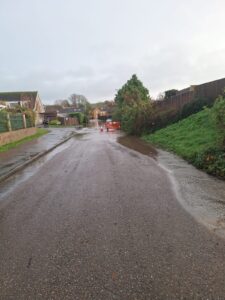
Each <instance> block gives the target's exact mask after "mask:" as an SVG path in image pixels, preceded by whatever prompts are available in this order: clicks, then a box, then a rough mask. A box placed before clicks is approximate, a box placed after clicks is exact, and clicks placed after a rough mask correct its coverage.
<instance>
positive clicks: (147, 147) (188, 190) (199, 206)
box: [118, 136, 225, 238]
mask: <svg viewBox="0 0 225 300" xmlns="http://www.w3.org/2000/svg"><path fill="white" fill-rule="evenodd" d="M118 142H119V143H120V144H121V145H124V146H126V147H128V148H130V149H133V150H135V151H138V152H140V153H142V154H144V155H147V156H150V157H152V158H154V159H155V160H157V162H158V165H159V166H160V167H161V168H163V169H164V170H165V172H166V173H167V175H168V177H169V179H170V181H171V185H172V187H173V189H174V193H175V195H176V197H177V200H178V201H179V202H180V203H181V205H182V206H183V207H184V208H185V209H186V210H187V211H188V212H189V213H191V214H192V216H194V217H195V219H196V220H197V221H199V222H201V223H203V224H204V225H205V226H207V227H208V228H209V229H210V230H212V231H214V232H215V233H217V234H218V235H220V236H221V237H223V238H225V181H224V180H220V179H217V178H215V177H213V176H210V175H207V174H206V173H204V172H202V171H201V170H198V169H196V168H195V167H193V166H192V165H190V164H188V163H187V162H186V161H185V160H183V159H182V158H180V157H178V156H176V155H174V154H172V153H169V152H167V151H163V150H160V149H156V148H154V146H152V145H151V144H149V143H147V142H145V141H144V140H141V139H139V138H138V137H134V136H122V137H119V138H118Z"/></svg>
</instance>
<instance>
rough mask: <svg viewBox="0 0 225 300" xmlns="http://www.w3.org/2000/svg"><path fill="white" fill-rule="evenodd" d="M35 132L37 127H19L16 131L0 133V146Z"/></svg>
mask: <svg viewBox="0 0 225 300" xmlns="http://www.w3.org/2000/svg"><path fill="white" fill-rule="evenodd" d="M36 132H37V128H35V127H32V128H27V129H20V130H16V131H9V132H4V133H1V134H0V146H3V145H6V144H9V143H12V142H16V141H19V140H21V139H23V138H25V137H27V136H30V135H33V134H35V133H36Z"/></svg>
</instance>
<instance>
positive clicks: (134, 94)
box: [113, 75, 152, 135]
mask: <svg viewBox="0 0 225 300" xmlns="http://www.w3.org/2000/svg"><path fill="white" fill-rule="evenodd" d="M115 102H116V104H117V107H116V110H115V112H114V115H113V119H114V120H115V119H117V120H119V121H121V126H122V129H123V130H125V131H126V132H127V133H129V134H137V135H139V134H141V133H142V132H143V131H145V130H146V129H147V125H148V118H149V116H150V114H151V111H152V104H151V102H150V96H149V91H148V89H147V88H145V87H144V85H143V83H142V82H141V81H140V80H139V79H138V78H137V76H136V75H133V76H132V77H131V79H130V80H128V81H127V83H126V84H125V85H123V86H122V88H121V89H119V90H118V92H117V94H116V97H115Z"/></svg>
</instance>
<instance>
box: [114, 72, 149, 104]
mask: <svg viewBox="0 0 225 300" xmlns="http://www.w3.org/2000/svg"><path fill="white" fill-rule="evenodd" d="M149 100H150V96H149V91H148V89H147V88H145V87H144V85H143V83H142V82H141V81H140V80H139V79H138V78H137V76H136V75H135V74H134V75H133V76H132V77H131V79H130V80H128V81H127V82H126V83H125V85H123V86H122V88H121V89H119V90H118V92H117V94H116V97H115V102H116V104H117V105H118V106H119V107H121V106H123V105H131V106H132V105H133V104H135V103H139V102H142V101H144V102H149Z"/></svg>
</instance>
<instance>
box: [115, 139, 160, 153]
mask: <svg viewBox="0 0 225 300" xmlns="http://www.w3.org/2000/svg"><path fill="white" fill-rule="evenodd" d="M118 143H120V144H121V145H123V146H125V147H128V148H130V149H133V150H135V151H138V152H140V153H141V154H144V155H147V156H150V157H152V158H154V159H156V157H157V150H156V149H155V148H154V147H153V146H151V145H150V144H148V143H147V142H145V141H143V140H141V139H140V138H138V137H136V136H121V137H119V138H118Z"/></svg>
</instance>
